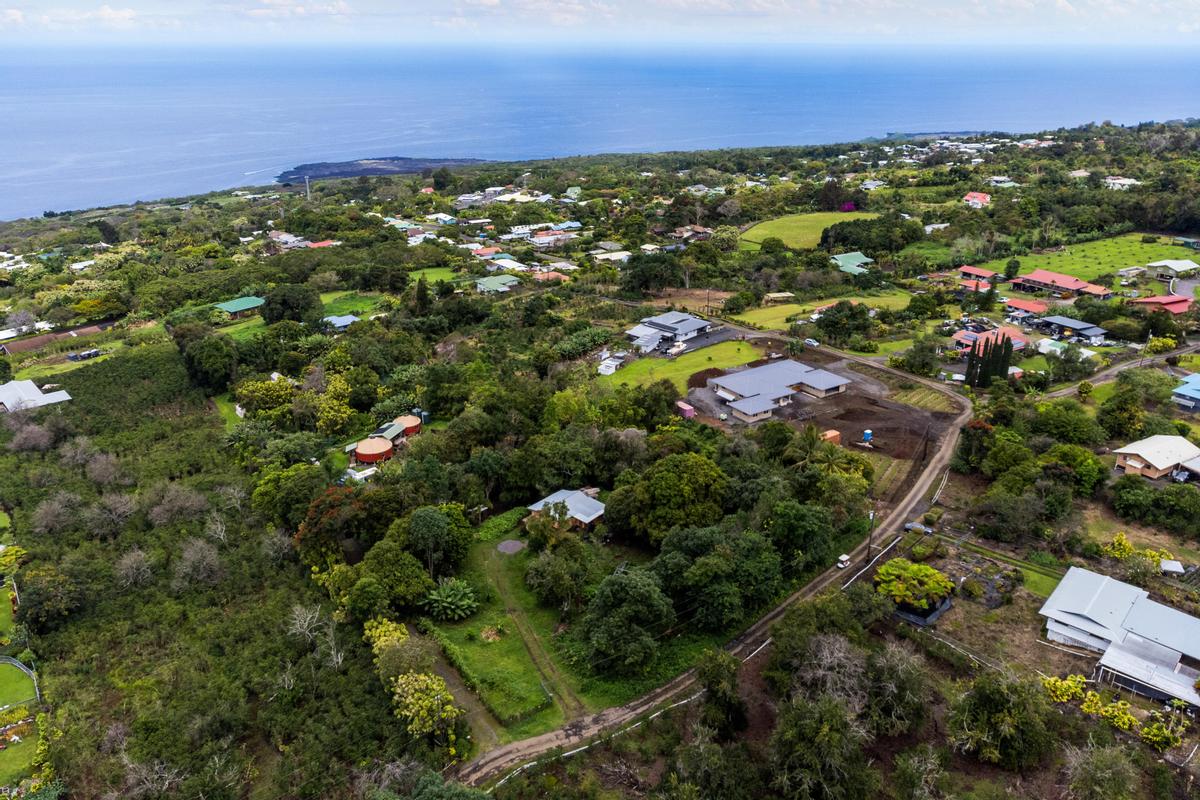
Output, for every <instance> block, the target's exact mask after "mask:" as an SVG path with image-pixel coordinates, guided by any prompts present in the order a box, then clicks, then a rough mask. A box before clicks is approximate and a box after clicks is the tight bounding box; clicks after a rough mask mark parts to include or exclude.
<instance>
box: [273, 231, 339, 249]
mask: <svg viewBox="0 0 1200 800" xmlns="http://www.w3.org/2000/svg"><path fill="white" fill-rule="evenodd" d="M267 237H268V238H269V239H270V240H271V241H272V242H274V243H275V245H276V246H278V247H279V249H281V250H303V249H306V248H307V249H309V250H319V249H322V248H325V247H338V246H340V245H341V242H339V241H336V240H334V239H324V240H322V241H320V242H310V241H309V240H308V239H305V238H304V237H302V236H297V235H296V234H294V233H288V232H287V231H281V230H273V231H271V232H270V233H268V234H267ZM251 241H253V240H251Z"/></svg>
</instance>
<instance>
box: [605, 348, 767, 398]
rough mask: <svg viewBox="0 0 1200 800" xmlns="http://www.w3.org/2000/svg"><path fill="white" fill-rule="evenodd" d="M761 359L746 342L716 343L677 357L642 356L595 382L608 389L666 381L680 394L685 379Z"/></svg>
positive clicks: (684, 385) (760, 352)
mask: <svg viewBox="0 0 1200 800" xmlns="http://www.w3.org/2000/svg"><path fill="white" fill-rule="evenodd" d="M762 357H763V353H762V351H761V350H758V349H756V348H755V347H753V346H752V345H750V344H749V343H747V342H720V343H718V344H714V345H713V346H711V347H704V348H701V349H700V350H696V351H694V352H691V353H684V354H683V355H681V356H679V357H678V358H659V357H658V356H645V357H643V358H639V359H638V360H637V361H634V362H633V363H632V364H630V365H629V366H627V367H625V368H624V369H620V370H617V371H616V372H615V373H613V374H612V375H601V376H600V377H599V378H598V379H597V380H599V381H600V383H601V384H604V385H608V386H619V385H620V384H622V383H627V384H629V385H630V386H644V385H646V384H649V383H654V382H655V381H659V380H663V379H664V378H666V379H667V380H669V381H671V382H672V383H673V384H675V386H676V388H678V389H679V391H681V392H686V391H687V381H688V378H690V377H692V375H695V374H696V373H697V372H701V371H703V370H706V369H714V368H715V369H729V368H730V367H737V366H741V365H742V364H748V363H750V362H751V361H756V360H758V359H760V358H762Z"/></svg>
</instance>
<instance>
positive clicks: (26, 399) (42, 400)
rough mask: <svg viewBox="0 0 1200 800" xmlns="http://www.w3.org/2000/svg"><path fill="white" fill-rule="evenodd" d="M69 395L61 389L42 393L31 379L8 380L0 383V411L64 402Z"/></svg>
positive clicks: (7, 411) (21, 409)
mask: <svg viewBox="0 0 1200 800" xmlns="http://www.w3.org/2000/svg"><path fill="white" fill-rule="evenodd" d="M70 399H71V395H69V394H67V393H66V392H65V391H63V390H59V391H54V392H49V393H45V394H43V393H42V390H41V389H39V388H38V385H37V384H36V383H34V382H33V381H9V382H8V383H5V384H3V385H0V412H4V413H10V412H13V411H25V410H27V409H32V408H41V407H42V406H52V405H54V404H55V403H65V402H66V401H68V400H70Z"/></svg>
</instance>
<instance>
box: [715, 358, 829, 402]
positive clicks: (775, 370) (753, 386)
mask: <svg viewBox="0 0 1200 800" xmlns="http://www.w3.org/2000/svg"><path fill="white" fill-rule="evenodd" d="M812 371H813V368H812V367H810V366H808V365H807V364H801V363H800V362H799V361H792V360H791V359H785V360H783V361H775V362H773V363H770V364H764V365H763V366H761V367H752V368H750V369H745V370H741V371H740V372H731V373H729V374H728V375H719V376H717V377H716V378H713V379H712V383H713V385H714V386H720V387H721V388H722V389H727V390H729V391H731V392H734V393H736V394H740V395H742V396H743V397H753V396H754V395H759V394H770V393H772V392H778V391H779V390H780V389H781V388H788V387H791V386H795V385H796V384H798V383H800V381H801V379H803V378H804V376H805V375H807V374H808V373H810V372H812ZM788 394H791V392H788Z"/></svg>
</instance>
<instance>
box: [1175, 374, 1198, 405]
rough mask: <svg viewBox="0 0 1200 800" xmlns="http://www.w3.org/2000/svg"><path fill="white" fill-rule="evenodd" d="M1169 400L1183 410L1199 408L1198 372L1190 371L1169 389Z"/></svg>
mask: <svg viewBox="0 0 1200 800" xmlns="http://www.w3.org/2000/svg"><path fill="white" fill-rule="evenodd" d="M1171 400H1172V401H1174V403H1175V405H1177V406H1179V407H1180V408H1182V409H1184V410H1185V411H1195V410H1196V409H1200V373H1192V374H1191V375H1188V376H1187V377H1185V378H1184V379H1183V381H1182V382H1181V383H1180V384H1179V385H1178V386H1176V387H1175V388H1174V389H1172V390H1171Z"/></svg>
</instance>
